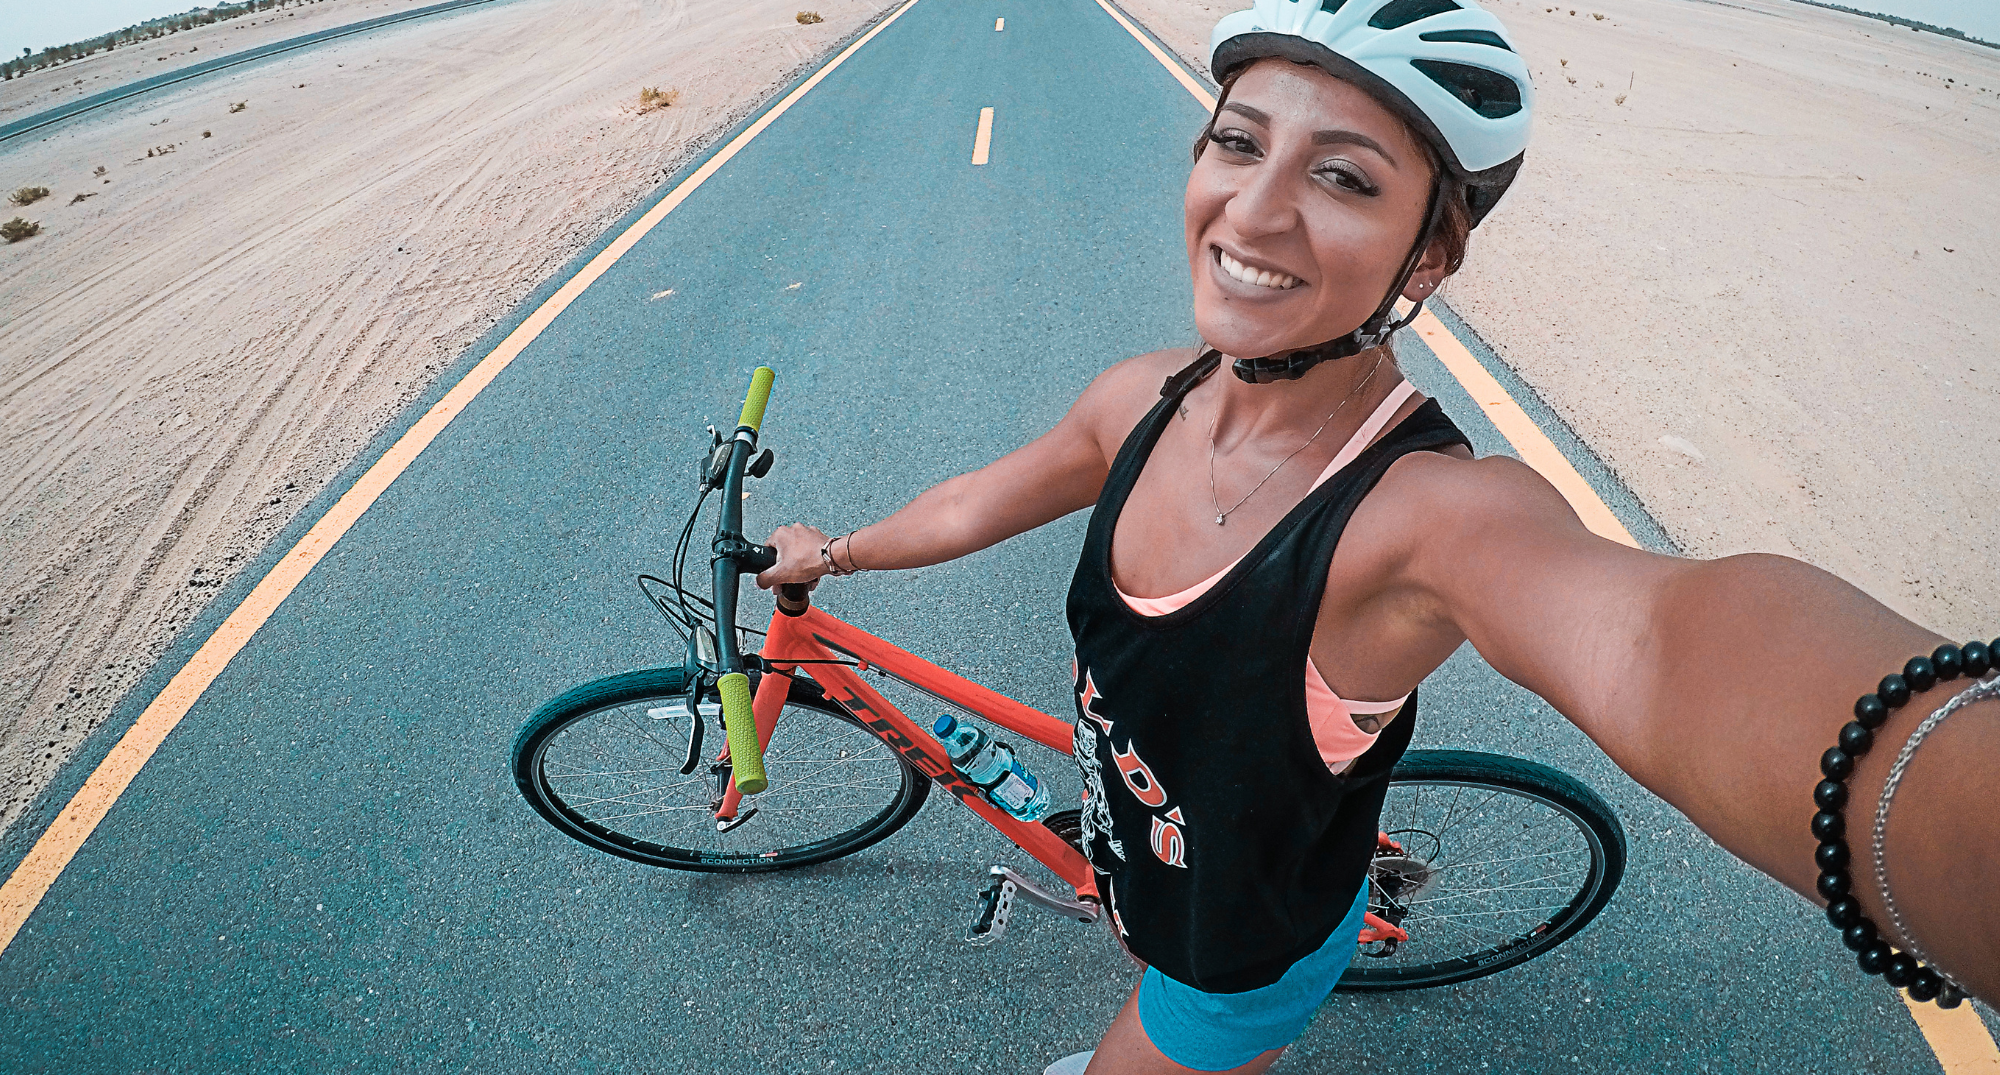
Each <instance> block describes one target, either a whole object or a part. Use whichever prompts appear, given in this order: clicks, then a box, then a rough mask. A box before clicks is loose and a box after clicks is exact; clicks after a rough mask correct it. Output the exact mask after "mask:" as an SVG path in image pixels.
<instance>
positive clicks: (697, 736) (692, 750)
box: [681, 676, 707, 776]
mask: <svg viewBox="0 0 2000 1075" xmlns="http://www.w3.org/2000/svg"><path fill="white" fill-rule="evenodd" d="M693 687H694V689H693V690H691V691H689V692H688V703H689V704H688V716H689V718H690V719H689V720H688V723H689V724H691V725H693V727H692V728H690V729H689V730H688V752H687V760H686V761H683V762H681V775H682V776H686V775H688V774H689V773H692V772H694V767H695V766H696V765H698V764H700V762H701V737H702V733H703V732H705V731H706V730H707V729H706V728H705V727H703V725H705V724H706V723H707V722H706V721H704V720H702V719H701V696H702V694H703V693H704V692H705V691H706V689H707V688H706V686H705V685H704V684H703V683H702V681H701V677H699V676H697V677H695V681H694V683H693Z"/></svg>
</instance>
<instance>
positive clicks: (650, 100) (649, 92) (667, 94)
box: [639, 86, 681, 112]
mask: <svg viewBox="0 0 2000 1075" xmlns="http://www.w3.org/2000/svg"><path fill="white" fill-rule="evenodd" d="M680 99H681V91H679V90H676V89H665V90H663V89H657V88H655V87H652V86H647V87H645V88H644V89H641V90H640V91H639V111H641V112H651V111H653V110H654V109H656V108H670V107H672V106H673V103H674V102H675V101H678V100H680Z"/></svg>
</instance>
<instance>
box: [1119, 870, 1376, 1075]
mask: <svg viewBox="0 0 2000 1075" xmlns="http://www.w3.org/2000/svg"><path fill="white" fill-rule="evenodd" d="M1367 910H1368V885H1367V883H1366V882H1363V883H1362V885H1361V892H1360V893H1359V894H1358V895H1356V896H1355V897H1354V906H1353V907H1350V908H1348V911H1347V917H1345V918H1343V919H1341V920H1340V925H1338V926H1336V927H1334V930H1333V935H1332V936H1330V937H1328V938H1327V939H1326V943H1325V944H1323V945H1321V946H1320V947H1319V950H1318V951H1316V952H1314V953H1313V954H1311V955H1309V956H1307V957H1305V958H1304V959H1301V960H1299V961H1298V962H1297V963H1294V964H1292V965H1291V968H1290V969H1288V970H1286V971H1285V976H1284V977H1282V978H1279V979H1278V980H1277V981H1275V982H1272V983H1271V984H1270V985H1267V986H1263V987H1261V988H1258V989H1251V990H1248V991H1246V992H1242V993H1204V992H1202V991H1201V990H1199V989H1196V988H1194V987H1193V986H1188V985H1182V984H1181V983H1179V982H1177V981H1174V980H1173V979H1172V978H1169V977H1167V976H1166V975H1164V974H1161V973H1160V972H1159V971H1156V970H1154V969H1152V968H1151V967H1148V968H1146V976H1145V977H1144V978H1141V979H1140V980H1139V1025H1140V1026H1141V1027H1142V1028H1143V1029H1144V1030H1145V1032H1146V1037H1147V1038H1148V1039H1149V1040H1151V1041H1152V1043H1153V1046H1154V1047H1155V1048H1157V1049H1159V1050H1160V1051H1161V1052H1162V1053H1165V1054H1166V1056H1167V1059H1169V1060H1172V1061H1173V1062H1174V1063H1176V1064H1179V1065H1181V1066H1182V1067H1188V1068H1193V1069H1195V1070H1196V1071H1228V1070H1229V1069H1231V1068H1238V1067H1242V1066H1243V1065H1244V1064H1247V1063H1249V1062H1250V1061H1252V1060H1255V1059H1256V1058H1257V1057H1258V1056H1259V1055H1261V1054H1263V1053H1264V1052H1266V1051H1268V1050H1271V1049H1276V1048H1278V1047H1280V1046H1284V1045H1290V1044H1291V1043H1292V1042H1293V1041H1295V1040H1297V1038H1298V1036H1299V1035H1300V1034H1303V1033H1305V1029H1306V1024H1308V1023H1310V1022H1312V1017H1313V1013H1314V1012H1316V1011H1318V1010H1319V1006H1320V1005H1321V1004H1323V1003H1325V1001H1326V998H1327V995H1328V994H1330V993H1332V992H1333V986H1334V983H1336V982H1338V981H1339V980H1340V975H1341V972H1343V971H1345V970H1346V969H1347V965H1348V964H1349V963H1351V962H1353V961H1354V953H1355V946H1356V944H1357V943H1358V941H1359V938H1360V935H1361V925H1362V923H1361V916H1362V915H1363V914H1364V913H1366V912H1367Z"/></svg>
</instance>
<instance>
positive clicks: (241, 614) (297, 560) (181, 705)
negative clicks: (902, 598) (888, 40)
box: [0, 0, 990, 953]
mask: <svg viewBox="0 0 2000 1075" xmlns="http://www.w3.org/2000/svg"><path fill="white" fill-rule="evenodd" d="M916 4H917V0H909V2H908V3H906V4H904V5H903V6H902V7H900V8H897V9H896V11H895V13H894V14H892V15H890V16H889V17H888V18H886V19H883V20H882V21H881V22H880V23H877V24H876V26H875V28H874V29H872V30H869V31H868V32H867V33H866V34H863V35H862V36H861V38H860V39H859V40H857V41H855V42H854V43H853V44H852V45H849V46H847V48H846V49H845V50H843V51H842V52H841V53H840V55H838V56H835V57H834V58H833V59H832V60H831V61H829V62H828V63H827V65H826V66H824V67H822V68H820V69H819V70H818V71H816V72H814V74H813V76H812V77H811V78H809V79H806V80H805V81H804V82H803V83H800V84H799V86H798V88H797V89H794V90H793V91H792V92H790V93H788V94H786V95H785V96H784V98H783V99H782V100H780V101H779V102H778V103H777V104H775V105H773V106H771V108H770V110H769V111H767V112H765V113H764V115H763V116H761V117H759V118H758V120H757V122H755V123H753V124H751V125H750V126H749V127H748V128H747V129H745V130H744V131H743V133H742V134H739V135H737V136H736V137H735V138H732V139H730V140H729V144H728V145H725V146H723V147H722V150H721V151H720V152H718V153H717V154H716V155H715V156H713V157H710V158H709V159H708V162H707V163H705V164H703V165H702V166H701V167H700V168H698V169H696V170H695V173H694V174H693V175H691V176H688V177H687V178H686V179H684V180H682V181H681V183H680V185H679V186H677V187H675V188H674V189H673V192H672V193H670V194H668V195H667V196H666V197H665V198H664V199H662V200H661V201H660V203H659V204H658V205H655V206H654V207H653V208H652V209H650V210H648V211H647V212H646V215H644V216H642V217H640V218H639V219H638V220H637V221H635V222H634V223H633V224H632V226H631V227H629V228H626V229H625V231H624V232H623V233H622V234H620V235H619V236H618V238H617V239H614V240H612V242H611V245H610V246H607V247H605V248H604V249H603V250H602V251H601V252H599V253H598V255H597V256H596V257H594V258H591V259H590V263H589V264H587V265H585V266H584V267H583V270H582V271H581V272H578V273H577V274H576V275H575V276H573V277H571V278H570V280H569V282H567V283H565V284H564V285H563V286H562V287H561V288H560V289H559V290H557V291H556V293H555V294H554V295H551V296H549V297H548V299H546V300H545V301H543V303H542V304H541V305H540V306H538V307H536V309H535V312H534V313H532V314H530V315H529V316H528V319H527V320H526V321H523V322H521V324H520V326H519V327H518V328H516V329H515V330H514V331H512V332H510V333H508V334H507V338H506V339H504V340H502V341H500V346H498V347H495V348H494V349H493V351H492V352H491V353H490V354H488V355H487V356H486V357H485V358H483V359H481V360H480V362H479V364H478V365H476V366H474V367H473V368H472V371H471V372H469V373H467V374H466V375H465V378H464V379H463V380H461V381H459V382H458V383H457V384H456V385H453V386H452V388H451V391H449V392H446V393H445V395H444V398H443V399H440V400H438V401H437V403H436V404H435V405H433V406H432V407H431V409H430V410H428V411H426V412H424V416H423V417H422V418H419V419H418V420H417V424H416V425H414V426H411V427H410V430H409V432H407V433H404V434H403V435H402V436H401V437H400V438H398V439H397V440H396V443H395V444H393V445H391V446H390V447H389V450H388V451H387V452H386V453H384V454H383V456H382V458H381V459H379V460H377V461H376V463H375V465H374V466H372V467H369V468H368V472H367V473H365V474H363V475H362V476H361V480H360V481H357V482H355V483H354V487H353V488H352V489H349V490H348V491H347V492H346V493H345V494H344V495H343V496H341V498H340V499H339V500H338V501H336V502H335V503H334V505H333V507H332V508H330V509H329V510H328V511H327V513H326V514H325V515H324V516H322V517H321V518H320V520H319V521H318V522H316V523H314V524H313V526H312V529H310V530H308V531H306V536H305V537H302V538H300V539H299V543H298V544H297V545H294V546H292V549H291V551H290V552H287V553H286V554H285V555H284V558H283V559H281V560H279V561H278V563H277V564H276V565H275V566H273V567H272V568H271V570H270V573H269V574H266V575H265V576H264V578H263V579H262V580H260V581H259V582H258V583H257V586H256V588H255V589H253V590H251V591H250V596H248V597H246V598H244V599H243V603H242V604H240V605H238V606H236V609H235V610H234V611H233V612H231V613H230V614H229V617H228V618H227V619H225V620H223V621H222V626H220V627H217V628H216V629H215V633H214V634H212V635H210V636H208V640H207V641H206V642H203V643H202V645H201V648H200V649H198V650H196V651H195V655H194V656H193V657H192V658H190V659H189V660H188V663H187V664H186V665H185V666H184V667H182V668H181V670H180V671H179V672H177V673H175V674H174V678H173V679H172V680H170V681H169V682H168V683H167V686H166V689H165V690H162V691H161V692H160V694H159V697H157V698H154V699H153V702H152V704H151V705H149V706H147V707H146V710H145V712H143V713H141V714H139V719H138V720H137V721H135V722H133V724H132V727H131V728H130V729H128V730H127V731H126V732H125V734H124V736H123V737H121V738H120V739H119V740H118V743H117V745H115V746H113V747H112V748H111V752H110V753H109V754H107V755H105V758H104V761H103V762H101V763H99V764H98V766H97V768H96V770H94V771H93V772H92V773H91V774H90V778H89V779H87V780H85V781H84V783H83V787H82V788H80V789H79V790H78V791H77V793H76V795H75V796H74V797H72V798H71V799H70V801H69V804H68V805H66V806H64V807H63V810H62V813H60V814H58V815H56V819H55V821H54V822H53V823H52V824H50V825H49V827H48V829H47V831H45V832H43V833H42V835H41V838H40V839H38V840H36V841H35V846H34V847H32V848H30V849H29V850H28V854H27V857H26V858H24V859H22V860H21V864H20V865H19V866H17V867H15V869H14V872H13V873H12V874H11V875H9V876H8V878H7V883H6V884H4V885H0V953H4V952H5V951H6V950H7V946H8V945H10V944H12V943H13V940H14V937H15V935H16V934H18V933H19V932H20V930H21V926H22V925H23V924H25V923H26V922H27V920H28V916H29V915H30V914H32V913H34V910H35V907H36V906H37V905H38V904H40V903H41V902H42V897H43V896H44V895H46V894H47V893H48V891H49V886H51V885H53V884H55V882H56V878H57V877H59V876H61V875H62V872H63V868H64V867H66V866H68V865H69V862H70V859H72V858H74V857H75V855H76V853H77V850H78V849H79V848H81V847H82V846H83V842H84V841H85V840H86V839H88V838H89V837H90V834H91V833H92V832H93V831H95V830H96V828H97V826H98V823H99V822H101V821H103V820H104V817H105V815H106V814H108V813H110V812H111V807H112V805H113V804H115V803H117V801H118V796H119V795H121V794H123V793H124V791H125V788H126V787H127V786H128V785H130V784H131V783H132V780H133V778H135V777H137V776H138V775H139V770H140V769H142V768H144V767H145V764H146V762H147V760H148V759H150V758H151V757H152V756H153V752H154V751H155V750H157V749H159V746H160V744H161V743H162V742H163V741H165V739H166V738H167V733H169V732H171V731H173V730H174V726H175V725H177V724H179V723H180V722H181V718H182V717H185V716H186V715H187V713H188V710H189V709H191V708H193V706H194V703H195V702H196V700H198V699H199V698H200V697H201V695H202V692H203V691H206V690H207V689H208V686H209V684H211V683H213V682H215V677H217V676H219V675H221V674H222V670H223V669H224V668H227V667H228V666H229V662H230V660H231V659H232V658H234V657H235V656H236V654H237V652H238V651H239V650H241V649H242V648H243V646H244V644H245V643H247V642H249V641H250V636H251V635H254V634H256V633H257V629H258V628H259V627H262V626H263V625H264V621H266V620H268V619H270V618H271V614H272V613H273V612H275V611H277V608H278V605H279V604H280V603H282V602H283V601H284V600H285V598H286V597H287V596H288V595H290V594H291V592H292V591H293V590H294V589H296V588H297V587H298V585H299V583H300V582H302V581H304V580H305V577H306V573H307V572H309V571H311V570H312V569H313V566H314V565H316V564H318V563H319V562H320V560H321V558H323V557H325V556H326V554H327V552H328V551H329V550H331V549H332V548H333V545H334V543H335V542H337V541H339V540H340V538H341V535H343V534H345V533H347V531H348V528H350V527H352V526H353V525H354V524H355V522H356V521H357V520H359V519H360V518H361V514H362V513H363V512H365V511H367V510H368V508H369V506H370V505H372V504H374V503H375V498H376V497H379V496H381V495H382V493H383V491H384V490H386V489H388V488H389V484H390V483H391V482H393V481H395V480H396V478H397V476H398V475H400V474H402V473H403V471H404V469H405V468H407V467H408V466H409V465H410V463H411V462H412V461H413V460H415V459H416V457H417V455H418V454H419V453H421V452H422V451H423V450H424V448H426V447H427V446H429V444H430V443H431V441H432V440H434V439H436V437H437V435H438V434H439V433H442V432H444V427H445V426H447V425H449V424H450V423H451V420H452V419H453V418H456V417H457V416H458V414H459V412H461V411H463V410H464V409H465V408H466V407H467V406H468V405H469V404H471V402H472V400H473V398H474V397H475V396H477V395H479V393H480V391H481V390H482V389H484V388H485V387H486V386H487V385H489V384H491V383H492V382H493V379H494V378H495V377H498V376H499V375H500V371H501V370H504V369H506V368H507V365H508V363H510V362H512V361H514V358H515V356H517V355H519V354H520V353H521V351H522V349H523V348H525V347H527V346H528V344H530V343H532V342H533V341H534V339H535V337H537V336H539V335H541V334H542V330H543V329H545V328H547V327H548V326H549V323H550V322H551V321H554V320H555V319H556V317H557V315H559V314H561V313H562V312H563V311H564V310H566V309H568V308H569V304H570V303H572V302H575V301H576V298H577V296H579V295H581V294H583V292H584V289H586V288H588V287H589V286H590V285H591V284H593V283H595V282H597V278H598V277H600V276H603V275H604V273H605V272H606V271H607V270H609V269H610V268H611V266H613V265H615V264H617V262H618V259H619V258H621V257H623V256H625V252H626V251H628V250H630V249H632V247H633V245H634V244H636V243H638V241H639V240H640V239H643V238H645V236H646V233H647V232H650V231H652V230H653V228H654V226H656V225H658V224H659V222H660V221H662V220H664V219H666V216H667V214H668V213H671V212H673V211H674V210H675V209H676V208H679V206H680V204H681V203H682V202H684V201H686V200H687V199H688V195H690V194H693V193H694V192H695V190H696V189H697V188H699V187H700V186H701V185H702V184H703V183H705V182H707V181H708V179H709V177H711V176H713V175H714V174H715V173H716V172H717V171H719V170H721V168H722V166H723V165H725V164H727V163H729V161H730V159H731V158H733V157H735V156H736V154H737V153H738V152H740V151H742V149H743V147H744V146H746V145H748V144H749V143H750V140H751V139H753V138H755V137H757V136H758V135H759V134H761V133H763V131H764V128H766V127H769V126H770V125H771V123H772V122H773V121H774V120H776V119H777V118H778V117H779V116H782V115H784V114H785V111H786V110H787V109H789V108H791V107H792V105H793V104H795V103H797V102H798V100H799V98H801V97H804V96H805V95H806V93H807V91H809V90H811V89H812V88H813V87H814V86H817V85H819V84H820V82H821V81H822V80H823V79H825V78H826V76H827V75H829V74H832V73H833V70H834V68H836V67H839V66H840V65H841V64H843V63H845V62H847V58H848V57H850V56H852V55H854V54H855V53H856V52H858V51H860V50H861V47H862V46H863V45H866V44H867V43H868V42H869V41H871V40H873V39H874V37H875V35H876V34H879V33H881V32H882V31H883V30H886V29H888V28H889V24H890V23H893V22H895V21H896V20H897V19H899V18H902V17H903V13H904V12H906V11H908V10H910V9H911V8H912V7H915V6H916ZM989 111H990V110H989Z"/></svg>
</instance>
